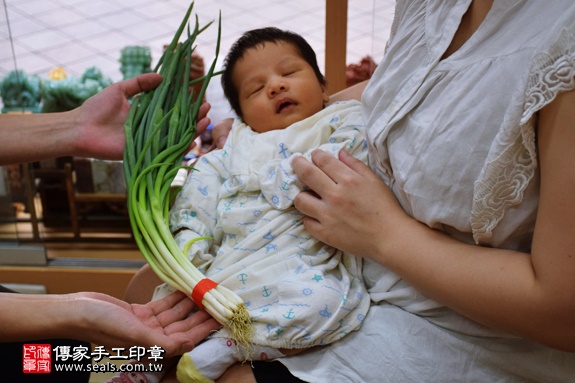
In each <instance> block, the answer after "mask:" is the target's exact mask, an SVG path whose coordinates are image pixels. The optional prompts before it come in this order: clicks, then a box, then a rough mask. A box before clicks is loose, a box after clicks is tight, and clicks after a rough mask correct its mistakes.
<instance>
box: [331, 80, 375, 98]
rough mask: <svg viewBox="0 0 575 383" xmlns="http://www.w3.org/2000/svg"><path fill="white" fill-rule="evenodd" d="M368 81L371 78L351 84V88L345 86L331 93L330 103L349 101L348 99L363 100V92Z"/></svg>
mask: <svg viewBox="0 0 575 383" xmlns="http://www.w3.org/2000/svg"><path fill="white" fill-rule="evenodd" d="M368 81H369V80H365V81H362V82H360V83H357V84H355V85H352V86H350V87H349V88H345V89H343V90H340V91H339V92H337V93H334V94H332V95H330V96H329V103H330V104H331V103H332V102H336V101H347V100H357V101H361V95H362V94H363V91H364V89H365V87H366V86H367V82H368Z"/></svg>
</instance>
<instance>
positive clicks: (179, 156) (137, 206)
mask: <svg viewBox="0 0 575 383" xmlns="http://www.w3.org/2000/svg"><path fill="white" fill-rule="evenodd" d="M192 9H193V3H192V4H191V5H190V7H189V8H188V11H187V12H186V15H185V17H184V19H183V21H182V23H181V25H180V26H179V28H178V30H177V32H176V34H175V36H174V38H173V40H172V42H171V43H170V45H169V46H168V47H167V48H166V50H165V51H164V54H163V55H162V57H161V59H160V61H159V63H158V65H157V66H156V68H155V69H154V71H156V72H159V73H160V74H161V75H162V77H163V80H162V82H161V84H160V85H159V86H158V87H157V88H156V89H154V90H153V91H149V92H145V93H141V94H139V95H138V96H136V97H135V98H134V100H133V102H132V106H131V109H130V113H129V115H128V118H127V120H126V123H125V126H124V129H125V135H126V148H125V153H124V173H125V177H126V185H127V193H128V210H129V217H130V223H131V225H132V231H133V233H134V238H135V240H136V243H137V244H138V247H139V249H140V251H141V252H142V253H143V255H144V257H145V258H146V261H147V262H148V263H149V264H150V266H151V268H152V270H153V271H154V272H155V273H156V274H157V275H158V276H159V277H160V278H161V279H162V280H163V281H164V282H166V283H168V284H169V285H170V286H171V287H173V288H175V289H178V290H180V291H183V292H184V293H186V294H188V295H190V296H192V298H193V299H194V301H195V302H196V303H197V304H198V305H199V306H200V307H202V308H204V309H205V310H206V311H207V312H209V313H210V314H211V315H212V316H213V317H214V318H215V319H216V320H217V321H218V322H220V323H221V324H222V325H223V326H224V327H225V328H226V329H227V330H228V331H229V332H230V335H231V336H232V337H233V338H235V339H236V340H237V341H238V342H240V343H243V344H247V343H249V340H250V337H251V320H250V317H249V314H248V311H247V309H246V307H245V305H244V303H243V301H242V299H241V298H240V297H239V296H238V295H237V294H235V293H234V292H232V291H230V290H229V289H227V288H225V287H224V286H221V285H218V284H216V283H215V282H213V281H211V280H209V279H207V278H206V277H205V276H204V275H203V274H202V273H201V272H200V271H199V270H198V269H196V267H195V266H194V265H193V264H192V263H191V262H190V261H189V260H188V258H187V256H186V255H185V253H184V251H182V250H181V249H180V248H179V247H178V245H177V244H176V242H175V240H174V238H173V236H172V233H171V232H170V230H169V224H168V222H169V218H168V214H169V208H170V202H171V201H172V200H173V197H174V193H175V191H174V190H172V188H171V184H172V180H173V179H174V177H175V175H176V173H177V172H178V170H179V169H181V168H182V166H181V163H182V160H183V156H184V154H185V150H186V149H187V148H189V146H190V144H191V142H192V140H193V139H194V136H195V133H196V122H197V121H196V119H197V115H198V111H199V108H200V105H201V103H202V100H203V98H204V94H205V91H206V88H207V86H208V82H209V80H210V79H211V78H212V76H214V69H215V66H216V60H217V54H218V52H219V46H220V34H221V17H220V20H219V24H218V41H217V47H216V58H215V59H214V61H213V63H212V65H211V66H210V68H209V70H208V72H207V74H206V75H205V76H204V77H202V78H199V79H196V80H194V81H190V64H191V58H192V52H193V51H194V49H195V46H194V45H193V44H194V41H195V39H196V37H197V36H198V35H199V34H200V33H202V32H203V31H204V30H205V29H206V28H208V27H209V26H210V25H211V23H210V24H208V25H207V26H205V27H204V28H202V29H200V28H199V25H198V18H197V16H196V23H195V28H194V30H193V31H192V32H190V27H189V25H188V19H189V17H190V14H191V12H192ZM186 25H188V28H187V39H185V40H184V41H182V42H179V39H180V37H181V35H182V33H183V31H184V29H185V27H186ZM200 81H202V82H203V84H202V88H201V91H200V93H199V94H198V95H197V97H195V100H196V101H193V99H194V95H193V90H192V85H194V84H195V83H197V82H200Z"/></svg>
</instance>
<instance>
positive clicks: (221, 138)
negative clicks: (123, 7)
mask: <svg viewBox="0 0 575 383" xmlns="http://www.w3.org/2000/svg"><path fill="white" fill-rule="evenodd" d="M233 122H234V119H233V118H226V119H225V120H222V121H220V122H219V123H217V124H215V125H214V128H213V129H212V139H213V141H214V143H215V144H216V147H217V148H218V149H222V148H223V147H224V144H225V143H226V140H227V138H228V134H230V130H231V129H232V124H233Z"/></svg>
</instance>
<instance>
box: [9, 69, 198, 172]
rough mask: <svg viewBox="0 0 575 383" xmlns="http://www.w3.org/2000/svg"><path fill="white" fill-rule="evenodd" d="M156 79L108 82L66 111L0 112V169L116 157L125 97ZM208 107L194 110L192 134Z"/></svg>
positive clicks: (146, 76) (151, 75) (150, 76)
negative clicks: (63, 159) (49, 160)
mask: <svg viewBox="0 0 575 383" xmlns="http://www.w3.org/2000/svg"><path fill="white" fill-rule="evenodd" d="M161 81H162V77H161V76H160V75H159V74H156V73H147V74H143V75H140V76H137V77H134V78H132V79H129V80H125V81H121V82H118V83H114V84H112V85H110V86H108V87H107V88H105V89H104V90H103V91H101V92H99V93H97V94H96V95H94V96H92V97H90V98H89V99H88V100H86V101H85V102H84V103H83V104H82V105H81V106H80V107H78V108H76V109H74V110H71V111H68V112H62V113H40V114H0V137H1V138H2V139H1V140H0V165H5V164H10V163H21V162H30V161H38V160H42V159H46V158H55V157H62V156H78V157H94V158H99V159H108V160H120V159H122V155H123V152H124V143H125V137H124V122H125V120H126V117H127V116H128V112H129V110H130V103H129V102H128V99H129V98H130V97H132V96H134V95H135V94H137V93H140V92H144V91H148V90H151V89H154V88H155V87H156V86H158V84H159V83H160V82H161ZM208 109H209V105H208V104H204V105H203V106H202V108H201V110H200V113H199V120H200V121H199V122H198V134H200V133H201V132H202V131H203V130H204V129H205V128H206V126H208V124H209V120H208V119H206V118H205V116H206V115H207V112H208Z"/></svg>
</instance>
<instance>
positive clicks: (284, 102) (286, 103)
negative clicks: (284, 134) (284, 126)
mask: <svg viewBox="0 0 575 383" xmlns="http://www.w3.org/2000/svg"><path fill="white" fill-rule="evenodd" d="M295 105H296V103H295V102H294V101H293V100H291V99H289V98H283V99H281V100H279V101H278V102H277V103H276V113H281V112H283V111H284V110H286V109H288V108H289V107H291V106H295Z"/></svg>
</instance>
